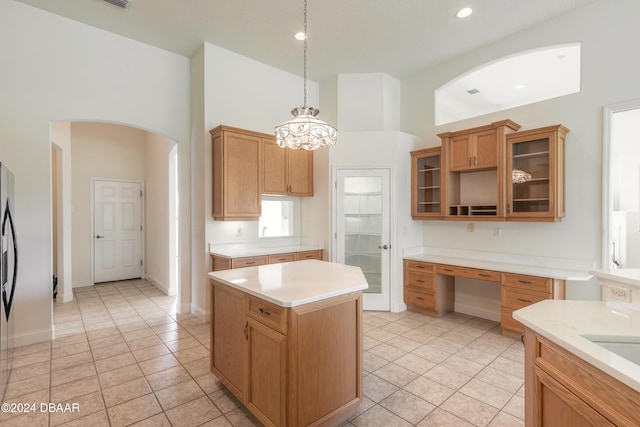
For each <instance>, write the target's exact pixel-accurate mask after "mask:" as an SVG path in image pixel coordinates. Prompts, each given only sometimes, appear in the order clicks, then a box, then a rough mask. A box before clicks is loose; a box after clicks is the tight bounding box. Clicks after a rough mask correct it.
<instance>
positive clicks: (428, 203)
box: [411, 147, 443, 219]
mask: <svg viewBox="0 0 640 427" xmlns="http://www.w3.org/2000/svg"><path fill="white" fill-rule="evenodd" d="M441 152H442V149H441V148H440V147H435V148H427V149H424V150H418V151H412V152H411V177H412V178H411V216H412V217H413V219H424V218H430V219H435V218H437V217H442V195H443V192H442V191H441V188H440V182H441V181H440V178H441V176H442V174H441V171H440V166H441Z"/></svg>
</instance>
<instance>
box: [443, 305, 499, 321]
mask: <svg viewBox="0 0 640 427" xmlns="http://www.w3.org/2000/svg"><path fill="white" fill-rule="evenodd" d="M454 310H455V312H456V313H462V314H468V315H469V316H475V317H479V318H481V319H487V320H493V321H494V322H500V312H499V311H494V310H487V309H484V308H478V307H474V306H472V305H465V304H458V303H455V304H454Z"/></svg>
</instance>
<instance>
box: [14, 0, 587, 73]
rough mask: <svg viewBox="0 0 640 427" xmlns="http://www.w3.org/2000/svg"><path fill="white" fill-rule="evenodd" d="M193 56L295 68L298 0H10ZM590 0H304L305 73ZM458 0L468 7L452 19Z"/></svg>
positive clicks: (473, 37) (419, 57) (388, 66)
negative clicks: (119, 3)
mask: <svg viewBox="0 0 640 427" xmlns="http://www.w3.org/2000/svg"><path fill="white" fill-rule="evenodd" d="M17 1H20V2H22V3H26V4H29V5H32V6H34V7H38V8H40V9H44V10H48V11H50V12H53V13H56V14H58V15H61V16H65V17H68V18H70V19H73V20H76V21H80V22H83V23H86V24H88V25H91V26H95V27H98V28H102V29H105V30H108V31H111V32H114V33H117V34H121V35H123V36H126V37H129V38H132V39H135V40H139V41H141V42H144V43H147V44H150V45H153V46H157V47H160V48H163V49H167V50H169V51H173V52H176V53H179V54H182V55H185V56H191V55H192V54H193V53H194V52H195V51H196V49H198V47H199V46H201V45H202V42H203V41H206V42H209V43H212V44H215V45H218V46H220V47H223V48H226V49H229V50H232V51H234V52H236V53H239V54H241V55H244V56H247V57H250V58H253V59H255V60H257V61H260V62H263V63H265V64H269V65H272V66H274V67H276V68H279V69H282V70H285V71H288V72H291V73H294V74H298V75H302V71H303V70H302V68H303V67H302V64H303V61H302V44H301V42H298V41H296V40H294V38H293V34H294V33H296V32H297V31H300V30H301V29H302V27H303V19H302V4H303V2H302V0H131V4H130V6H129V8H128V9H127V10H122V9H119V8H117V7H115V6H113V5H110V4H108V3H105V2H104V1H103V0H17ZM592 1H595V0H308V3H309V4H308V32H309V39H308V76H309V78H310V79H311V80H315V81H318V82H320V81H323V80H325V79H327V78H330V77H332V76H334V75H336V74H338V73H355V72H383V73H387V74H389V75H391V76H395V77H398V78H401V77H403V76H405V75H407V74H409V73H412V72H414V71H416V70H419V69H421V68H424V67H427V66H430V65H433V64H436V63H438V62H441V61H444V60H446V59H448V58H450V57H453V56H456V55H460V54H463V53H465V52H468V51H471V50H473V49H475V48H478V47H480V46H482V45H485V44H488V43H491V42H493V41H496V40H498V39H501V38H503V37H506V36H508V35H510V34H513V33H516V32H518V31H521V30H523V29H525V28H528V27H531V26H533V25H536V24H538V23H540V22H543V21H545V20H549V19H552V18H555V17H557V16H559V15H562V14H564V13H566V12H569V11H571V10H573V9H576V8H578V7H582V6H584V5H586V4H588V3H590V2H592ZM463 6H471V7H473V9H474V13H473V15H471V17H469V18H467V19H465V20H460V19H457V18H455V16H454V15H455V13H456V11H457V10H458V9H460V8H461V7H463Z"/></svg>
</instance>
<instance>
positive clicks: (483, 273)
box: [436, 264, 500, 282]
mask: <svg viewBox="0 0 640 427" xmlns="http://www.w3.org/2000/svg"><path fill="white" fill-rule="evenodd" d="M436 271H437V272H438V274H446V275H449V276H456V277H467V278H469V279H478V280H487V281H489V282H499V281H500V272H499V271H493V270H482V269H479V268H469V267H458V266H456V265H446V264H438V267H437V268H436Z"/></svg>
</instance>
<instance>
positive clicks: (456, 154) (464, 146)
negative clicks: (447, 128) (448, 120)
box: [449, 135, 472, 171]
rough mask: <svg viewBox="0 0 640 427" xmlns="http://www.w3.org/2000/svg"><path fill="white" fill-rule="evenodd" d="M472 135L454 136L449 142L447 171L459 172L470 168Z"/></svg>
mask: <svg viewBox="0 0 640 427" xmlns="http://www.w3.org/2000/svg"><path fill="white" fill-rule="evenodd" d="M471 137H472V135H460V136H454V137H452V138H451V140H450V141H449V170H450V171H460V170H467V169H470V168H471V161H472V151H471V145H472V141H471Z"/></svg>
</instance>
